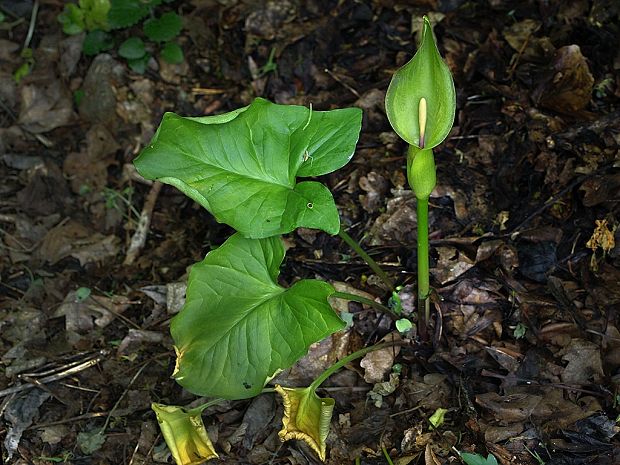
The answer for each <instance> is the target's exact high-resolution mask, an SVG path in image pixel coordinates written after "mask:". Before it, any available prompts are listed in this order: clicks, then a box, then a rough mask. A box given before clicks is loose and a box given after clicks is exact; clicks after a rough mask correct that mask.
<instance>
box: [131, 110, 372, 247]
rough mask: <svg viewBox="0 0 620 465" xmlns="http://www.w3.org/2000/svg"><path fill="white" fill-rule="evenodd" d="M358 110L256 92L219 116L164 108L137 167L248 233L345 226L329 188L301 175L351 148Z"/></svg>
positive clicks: (321, 170) (343, 158)
mask: <svg viewBox="0 0 620 465" xmlns="http://www.w3.org/2000/svg"><path fill="white" fill-rule="evenodd" d="M360 129H361V111H360V110H359V109H357V108H348V109H342V110H331V111H312V110H310V109H308V108H306V107H302V106H296V105H276V104H273V103H271V102H269V101H267V100H264V99H260V98H259V99H256V100H254V102H253V103H252V104H251V105H250V106H248V107H245V108H242V109H238V110H235V111H233V112H230V113H227V114H225V115H218V116H216V117H201V118H183V117H180V116H177V115H175V114H174V113H166V114H165V115H164V118H163V120H162V123H161V125H160V126H159V129H158V130H157V132H156V134H155V137H154V138H153V140H152V141H151V143H150V144H149V145H148V146H147V147H146V148H145V149H144V150H143V151H142V153H141V154H140V155H139V156H138V158H136V159H135V160H134V164H135V166H136V168H137V169H138V171H139V172H140V174H141V175H142V176H144V177H145V178H147V179H158V180H160V181H162V182H164V183H166V184H171V185H173V186H175V187H176V188H177V189H179V190H181V191H182V192H183V193H185V194H186V195H188V196H189V197H191V198H192V199H194V200H195V201H196V202H198V203H199V204H201V205H202V206H203V207H205V208H206V209H207V210H209V211H210V212H211V213H212V214H213V215H214V216H215V218H216V219H217V221H219V222H221V223H226V224H228V225H230V226H232V227H233V228H235V229H236V230H237V231H239V232H241V233H242V234H243V235H244V236H246V237H254V238H261V237H269V236H274V235H277V234H284V233H288V232H290V231H293V230H294V229H295V228H298V227H307V228H316V229H322V230H323V231H325V232H327V233H329V234H337V233H338V231H339V230H340V219H339V216H338V210H337V209H336V205H335V204H334V199H333V197H332V195H331V193H330V192H329V190H328V189H327V188H326V187H325V186H323V185H322V184H320V183H318V182H313V181H310V182H300V183H298V182H297V177H306V176H320V175H323V174H327V173H330V172H332V171H334V170H336V169H338V168H341V167H342V166H344V165H345V164H346V163H347V162H348V161H349V160H350V158H351V156H352V155H353V152H354V150H355V145H356V143H357V138H358V137H359V132H360Z"/></svg>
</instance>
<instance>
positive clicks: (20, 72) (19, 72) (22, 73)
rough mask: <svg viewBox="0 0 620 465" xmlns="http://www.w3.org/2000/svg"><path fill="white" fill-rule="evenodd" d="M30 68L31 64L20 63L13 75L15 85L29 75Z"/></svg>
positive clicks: (27, 62)
mask: <svg viewBox="0 0 620 465" xmlns="http://www.w3.org/2000/svg"><path fill="white" fill-rule="evenodd" d="M31 68H32V62H29V61H26V62H25V63H22V64H21V65H20V66H19V67H18V68H17V69H16V70H15V72H14V73H13V80H14V81H15V83H16V84H19V83H20V82H21V80H22V79H24V78H25V77H26V76H28V75H29V74H30V69H31Z"/></svg>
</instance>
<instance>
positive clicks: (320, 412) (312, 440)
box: [276, 384, 335, 461]
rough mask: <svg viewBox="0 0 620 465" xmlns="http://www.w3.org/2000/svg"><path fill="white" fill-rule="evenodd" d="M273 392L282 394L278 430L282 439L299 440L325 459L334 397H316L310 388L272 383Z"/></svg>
mask: <svg viewBox="0 0 620 465" xmlns="http://www.w3.org/2000/svg"><path fill="white" fill-rule="evenodd" d="M276 392H277V393H278V394H280V396H282V401H283V403H284V417H283V418H282V430H281V431H280V432H279V433H278V436H280V439H281V440H282V441H288V440H289V439H300V440H302V441H304V442H305V443H306V444H308V445H309V446H310V447H311V448H312V450H314V451H315V452H316V453H317V454H318V456H319V458H320V459H321V460H323V461H325V453H326V450H327V444H326V442H325V440H326V439H327V435H328V434H329V424H330V422H331V418H332V412H333V411H334V404H335V401H334V399H331V398H329V397H328V398H320V397H319V396H317V395H316V393H315V392H314V389H311V388H309V387H308V388H284V387H282V386H280V385H279V384H278V385H276Z"/></svg>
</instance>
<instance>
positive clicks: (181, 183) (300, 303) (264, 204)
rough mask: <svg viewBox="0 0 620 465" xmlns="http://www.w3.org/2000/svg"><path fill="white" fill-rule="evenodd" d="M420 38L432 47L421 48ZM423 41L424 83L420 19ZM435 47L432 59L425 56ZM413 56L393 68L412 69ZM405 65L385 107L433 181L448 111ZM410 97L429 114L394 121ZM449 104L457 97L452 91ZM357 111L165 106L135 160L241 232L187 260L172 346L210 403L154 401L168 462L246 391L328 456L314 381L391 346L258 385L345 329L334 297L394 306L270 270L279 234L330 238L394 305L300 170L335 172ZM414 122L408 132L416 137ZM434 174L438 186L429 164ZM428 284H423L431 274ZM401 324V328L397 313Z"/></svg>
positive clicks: (178, 375) (195, 445)
mask: <svg viewBox="0 0 620 465" xmlns="http://www.w3.org/2000/svg"><path fill="white" fill-rule="evenodd" d="M426 28H428V29H426ZM429 43H430V44H431V45H432V47H433V48H432V50H430V51H429V45H428V44H429ZM420 50H422V51H423V54H422V57H423V58H422V60H427V61H426V62H424V61H423V62H421V64H420V62H419V59H417V60H418V61H415V60H416V58H415V57H414V60H412V62H414V64H416V67H415V69H416V70H417V71H416V72H419V70H420V69H423V68H424V67H425V66H430V67H432V70H431V71H432V72H431V74H430V76H431V78H432V77H433V76H434V74H433V73H435V72H436V71H435V67H437V66H438V65H437V63H436V61H437V60H439V61H441V60H440V58H437V57H438V52H437V49H436V46H435V45H434V42H433V41H432V32H431V31H430V24H429V23H428V21H426V22H425V32H424V39H423V41H422V45H421V48H420ZM433 50H434V52H435V53H436V55H437V57H435V56H433V55H432V53H431V52H432V51H433ZM418 55H420V52H418V54H416V57H418ZM428 60H430V61H428ZM410 64H411V62H410ZM410 64H408V65H406V66H405V67H404V68H403V69H404V70H406V71H407V70H409V69H410ZM444 66H445V65H444ZM408 67H409V68H408ZM399 73H400V71H399ZM407 73H409V71H407ZM407 73H405V75H404V78H403V79H402V82H404V84H399V83H398V81H397V82H396V84H394V82H393V84H392V85H391V86H390V90H389V91H388V96H389V97H390V103H389V106H390V110H389V111H388V114H390V112H391V116H390V121H391V122H392V124H395V123H397V128H398V130H397V132H398V131H401V132H402V133H403V134H405V135H406V136H407V137H408V139H405V140H407V141H408V142H410V143H413V144H417V145H414V146H413V147H414V148H413V149H411V150H410V153H413V155H411V156H410V158H411V161H410V163H408V164H409V165H411V166H410V170H409V178H410V182H411V179H412V178H416V177H418V178H424V177H425V176H430V174H429V173H430V168H428V165H429V163H431V162H432V147H435V146H436V145H437V144H439V143H440V142H441V141H442V140H443V139H444V138H445V136H446V135H447V132H446V131H449V126H451V124H452V120H451V119H450V118H447V117H445V116H443V119H441V118H442V116H441V115H440V114H439V113H438V112H437V110H436V109H435V105H437V106H440V105H442V104H443V103H444V101H445V99H444V100H442V99H443V97H442V96H441V95H439V94H440V91H436V92H435V91H434V89H430V91H429V93H423V94H422V97H420V96H419V95H418V94H417V93H416V92H417V89H415V92H414V91H412V90H411V87H412V86H411V84H410V83H409V82H408V79H410V76H409V74H407ZM398 76H399V74H398V73H397V75H396V76H395V79H398ZM429 79H430V78H429ZM450 82H451V80H450ZM424 89H427V88H426V87H424V86H422V90H424ZM427 90H429V89H427ZM452 90H453V87H452ZM407 92H410V93H412V95H413V97H412V99H413V101H415V102H419V101H420V100H421V99H422V100H423V99H426V101H428V108H429V116H428V118H427V115H426V113H425V112H423V111H422V110H420V111H419V112H418V113H417V115H418V116H416V117H414V118H413V120H412V121H406V120H405V119H404V118H409V119H410V120H411V117H410V116H408V115H406V114H403V113H402V112H401V111H400V109H397V108H396V107H397V106H398V105H406V109H407V108H408V109H409V110H411V108H414V107H415V109H416V111H417V109H418V103H415V104H411V103H410V102H408V101H407V100H406V99H405V97H406V94H407ZM399 102H400V103H399ZM404 102H406V103H404ZM445 102H447V103H448V104H449V103H450V102H452V103H453V101H452V100H450V99H448V100H447V101H445ZM412 105H413V106H412ZM452 109H453V106H452ZM394 112H395V113H394ZM451 118H453V115H452V117H451ZM361 120H362V112H361V110H360V109H358V108H346V109H337V110H331V111H313V109H312V107H310V108H306V107H302V106H296V105H277V104H274V103H271V102H269V101H267V100H264V99H261V98H257V99H256V100H254V102H253V103H252V104H250V105H249V106H247V107H243V108H240V109H237V110H234V111H231V112H229V113H225V114H222V115H217V116H205V117H181V116H178V115H176V114H174V113H167V114H165V115H164V117H163V119H162V122H161V124H160V126H159V128H158V130H157V132H156V134H155V136H154V138H153V140H152V141H151V143H150V144H149V145H148V146H147V147H146V148H145V149H144V150H143V151H142V152H141V154H140V155H139V156H138V157H137V158H136V160H135V161H134V164H135V166H136V168H137V170H138V172H139V173H140V174H141V175H142V176H144V177H145V178H147V179H152V180H159V181H161V182H163V183H166V184H169V185H172V186H174V187H176V188H177V189H179V190H180V191H181V192H183V193H185V194H186V195H187V196H188V197H190V198H192V199H193V200H195V201H196V202H197V203H199V204H200V205H202V206H203V207H204V208H205V209H207V210H208V211H209V212H210V213H211V214H212V215H213V216H214V217H215V219H216V220H217V221H218V222H221V223H225V224H228V225H229V226H231V227H232V228H234V229H235V230H236V231H237V232H236V233H235V234H233V235H232V236H231V237H229V238H228V239H227V240H226V241H225V242H224V243H223V244H222V245H221V246H220V247H218V248H217V249H215V250H212V251H211V252H209V253H208V254H207V255H206V257H205V258H204V260H202V261H201V262H199V263H197V264H195V265H194V266H193V267H192V269H191V271H190V274H189V278H188V286H187V292H186V302H185V305H184V307H183V309H182V310H181V312H180V313H179V314H178V315H177V316H176V317H174V318H173V320H172V322H171V334H172V338H173V340H174V346H175V351H176V355H177V360H176V367H175V370H174V373H173V377H174V379H175V380H176V381H177V382H178V383H179V384H180V385H181V386H183V387H184V388H185V389H187V390H188V391H190V392H192V393H194V394H196V395H200V396H206V397H209V398H215V400H212V401H210V402H208V403H207V404H204V405H203V406H201V407H198V408H195V409H192V410H186V409H184V408H182V407H177V406H165V405H161V404H153V410H154V411H155V412H156V414H157V417H158V420H159V423H160V426H161V429H162V432H163V434H164V438H165V439H166V442H167V443H168V445H169V448H170V450H171V452H172V454H173V457H174V458H175V460H176V462H177V463H178V464H180V465H187V464H198V463H202V462H203V461H205V460H208V459H210V458H213V457H216V456H217V454H216V453H215V451H214V450H213V446H212V444H211V442H210V441H209V439H208V437H207V436H206V431H205V429H204V424H203V423H202V418H201V412H202V411H203V409H204V408H206V406H208V405H212V403H213V402H218V400H217V399H231V400H238V399H247V398H251V397H254V396H257V395H259V394H261V393H265V392H273V391H275V392H277V393H278V394H279V395H280V396H281V397H282V400H283V403H284V417H283V419H282V423H283V429H282V430H281V431H280V433H279V434H280V438H281V439H282V440H283V441H285V440H288V439H301V440H304V441H305V442H307V443H308V444H309V445H310V447H312V449H314V450H315V452H316V453H317V455H318V456H319V458H321V459H322V460H324V459H325V456H326V443H325V440H326V438H327V434H328V431H329V424H330V421H331V416H332V411H333V408H334V401H333V399H329V398H320V397H318V396H317V394H316V391H317V389H318V388H319V386H320V385H321V384H322V383H323V382H324V381H325V380H326V379H327V378H328V377H329V376H331V374H333V373H334V372H335V371H336V370H338V369H340V368H341V367H343V366H344V365H345V364H347V363H349V362H351V361H353V360H355V359H356V358H359V357H362V356H363V355H365V354H366V353H368V352H370V351H372V350H377V349H380V348H385V347H389V344H379V345H376V346H371V347H367V348H364V349H362V350H360V351H357V352H355V353H353V354H351V355H349V356H347V357H345V358H343V359H342V360H339V361H338V362H337V363H335V364H334V365H333V366H331V367H330V368H328V369H327V370H326V371H325V372H324V373H323V374H322V375H320V376H319V377H318V378H317V379H316V380H315V381H314V382H312V383H311V384H310V385H309V386H308V387H305V388H287V387H282V386H279V385H276V386H275V389H272V388H265V386H266V385H267V383H268V382H269V381H270V380H272V379H273V378H274V377H275V376H276V375H277V374H278V373H280V372H281V371H282V370H285V369H287V368H289V367H290V366H292V365H293V364H294V363H295V362H296V361H297V360H299V359H300V358H301V357H302V356H304V355H305V354H306V353H307V352H308V349H309V347H310V345H311V344H313V343H315V342H317V341H320V340H322V339H324V338H325V337H327V336H329V335H330V334H332V333H334V332H336V331H339V330H341V329H343V328H344V327H345V322H344V321H343V320H342V319H341V318H340V317H339V316H338V315H337V314H336V313H335V312H334V310H333V309H332V308H331V306H330V304H329V302H328V299H329V298H330V297H331V298H342V299H347V300H354V301H358V302H362V303H365V304H369V305H374V306H376V307H378V308H380V309H382V310H384V311H386V312H393V310H391V309H389V308H388V307H385V306H383V305H381V304H378V303H376V302H374V301H371V300H368V299H364V298H360V297H358V296H354V295H351V294H346V293H341V292H337V291H336V290H335V289H334V287H333V286H332V285H331V284H329V283H327V282H325V281H320V280H316V279H302V280H299V281H297V282H295V283H294V284H293V285H292V286H291V287H289V288H285V287H283V286H281V285H280V283H279V281H278V275H279V272H280V266H281V264H282V262H283V260H284V257H285V249H284V244H283V240H282V235H283V234H287V233H290V232H293V231H295V230H296V229H297V228H300V227H304V228H314V229H318V230H322V231H324V232H326V233H328V234H331V235H339V236H340V237H341V238H342V240H343V241H344V242H346V243H347V244H348V245H349V246H351V247H352V248H353V250H354V251H355V252H356V253H357V254H358V255H360V257H362V258H363V259H364V260H365V261H366V262H367V263H368V265H369V266H370V267H371V269H372V270H373V271H374V272H375V273H376V274H377V275H378V276H379V277H380V278H381V279H382V280H383V281H384V282H385V284H386V286H387V287H388V288H389V289H390V291H392V298H393V300H394V302H393V303H395V304H397V303H398V302H399V299H398V294H397V292H396V288H395V286H394V284H393V282H392V281H391V280H390V278H389V276H387V274H386V273H385V272H384V271H383V270H382V269H381V268H380V267H379V266H378V265H377V264H376V263H375V262H374V260H373V259H372V258H371V257H370V256H369V255H368V254H367V253H366V252H364V250H363V249H362V248H361V247H360V246H359V244H358V243H357V242H356V241H354V240H353V239H352V238H351V237H350V236H349V235H348V234H347V233H346V232H345V231H344V229H343V228H342V226H341V224H340V218H339V214H338V209H337V207H336V204H335V202H334V198H333V196H332V194H331V192H330V191H329V189H328V188H327V187H326V186H325V185H323V184H321V183H319V182H317V181H313V180H304V179H303V178H313V177H317V176H321V175H325V174H328V173H331V172H333V171H335V170H337V169H339V168H342V167H343V166H345V165H346V164H347V163H348V162H349V161H350V159H351V157H352V156H353V153H354V151H355V147H356V144H357V141H358V138H359V133H360V130H361ZM448 120H450V121H448ZM420 121H422V122H420ZM438 121H439V122H438ZM412 124H413V125H414V126H415V128H417V129H414V131H413V134H412V133H411V131H410V126H411V125H412ZM403 128H404V129H403ZM446 128H447V129H446ZM425 131H426V132H425ZM399 134H400V132H399ZM425 142H426V143H425ZM420 154H421V155H420ZM429 154H430V160H431V161H430V162H429V161H428V160H429ZM421 161H422V163H421ZM420 164H421V165H422V168H419V167H418V165H420ZM420 173H421V174H420ZM432 175H433V181H432V186H434V165H433V166H432ZM423 183H424V185H425V190H424V195H422V193H421V192H419V185H420V182H413V183H412V185H413V186H415V187H414V189H415V188H417V189H418V190H416V196H417V197H418V201H419V202H420V198H424V196H425V198H426V202H427V205H428V196H429V195H430V190H432V186H430V183H429V182H428V181H427V180H426V179H424V180H423ZM429 186H430V187H429ZM419 223H420V224H421V223H422V222H421V220H420V221H419ZM419 250H422V251H423V250H424V249H423V248H422V249H419ZM426 254H428V235H427V236H426ZM422 271H424V270H422ZM426 273H427V274H428V257H427V258H426ZM419 279H420V280H423V279H424V278H423V277H420V278H419ZM425 279H426V282H427V284H426V286H427V288H428V276H427V277H426V278H425ZM424 296H425V297H427V296H428V291H426V292H425V294H424ZM393 308H398V305H396V306H395V305H393ZM395 318H396V319H397V318H398V317H397V316H395ZM425 321H428V316H427V317H426V320H425ZM405 326H406V325H405ZM399 329H403V330H408V329H409V328H405V327H404V326H403V322H401V324H400V328H399Z"/></svg>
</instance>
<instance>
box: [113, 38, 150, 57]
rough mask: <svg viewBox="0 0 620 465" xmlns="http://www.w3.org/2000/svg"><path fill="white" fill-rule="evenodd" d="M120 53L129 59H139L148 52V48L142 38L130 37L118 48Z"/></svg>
mask: <svg viewBox="0 0 620 465" xmlns="http://www.w3.org/2000/svg"><path fill="white" fill-rule="evenodd" d="M118 54H119V55H120V56H122V57H123V58H126V59H128V60H137V59H138V58H142V57H143V56H144V55H145V54H146V48H145V47H144V42H143V41H142V39H140V38H139V37H130V38H129V39H127V40H126V41H125V42H123V43H122V44H121V46H120V47H119V48H118Z"/></svg>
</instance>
